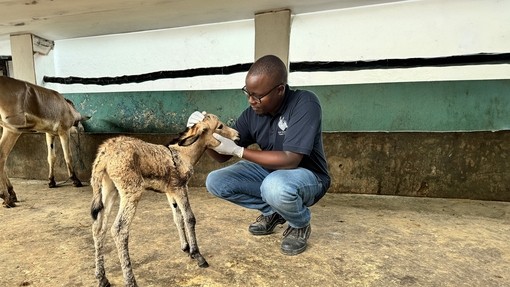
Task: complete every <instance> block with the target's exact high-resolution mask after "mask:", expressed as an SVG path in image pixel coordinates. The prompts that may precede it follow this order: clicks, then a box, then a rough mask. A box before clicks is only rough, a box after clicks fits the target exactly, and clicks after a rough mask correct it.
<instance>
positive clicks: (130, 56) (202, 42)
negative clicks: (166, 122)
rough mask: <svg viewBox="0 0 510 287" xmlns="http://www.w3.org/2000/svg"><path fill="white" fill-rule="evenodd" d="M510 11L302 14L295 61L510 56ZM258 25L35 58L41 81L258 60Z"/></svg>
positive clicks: (342, 76)
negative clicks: (508, 54)
mask: <svg viewBox="0 0 510 287" xmlns="http://www.w3.org/2000/svg"><path fill="white" fill-rule="evenodd" d="M509 11H510V0H484V1H479V0H448V1H444V0H423V1H407V2H400V3H394V4H386V5H375V6H371V7H361V8H355V9H345V10H336V11H328V12H322V13H313V14H302V15H295V16H293V19H292V27H291V44H290V61H291V62H299V61H357V60H378V59H391V58H414V57H441V56H452V55H465V54H476V53H503V52H505V53H508V52H510V14H509ZM253 30H254V22H253V21H252V20H249V21H240V22H229V23H220V24H214V25H204V26H195V27H186V28H178V29H168V30H158V31H149V32H143V33H131V34H121V35H111V36H102V37H91V38H82V39H71V40H62V41H57V42H56V45H55V50H54V51H53V52H52V53H51V54H50V55H49V56H47V57H50V59H43V58H39V59H36V65H37V71H38V72H37V73H38V77H39V78H41V77H42V75H41V74H40V73H39V71H43V70H44V75H48V76H57V77H68V76H78V77H102V76H109V77H115V76H122V75H134V74H141V73H149V72H155V71H161V70H181V69H190V68H202V67H217V66H226V65H233V64H238V63H247V62H251V61H253V55H254V31H253ZM0 47H1V46H0ZM52 59H54V60H52ZM53 62H54V63H53ZM52 65H54V66H52ZM41 67H44V69H42V68H41ZM48 67H51V68H48ZM52 70H53V73H51V72H52ZM244 76H245V74H244V73H239V74H234V75H225V76H204V77H195V78H185V79H165V80H157V81H151V82H145V83H140V84H124V85H112V86H95V85H56V84H51V83H47V84H46V85H47V86H49V87H51V88H55V89H57V90H59V91H61V92H101V91H136V90H187V89H191V90H195V89H230V88H239V87H241V86H243V84H244ZM509 78H510V65H508V64H502V65H478V66H462V67H441V68H430V67H424V68H413V69H387V70H364V71H354V72H315V73H292V74H291V75H290V78H289V82H290V84H291V85H296V86H297V85H300V86H301V85H325V84H349V83H373V82H406V81H442V80H463V79H509Z"/></svg>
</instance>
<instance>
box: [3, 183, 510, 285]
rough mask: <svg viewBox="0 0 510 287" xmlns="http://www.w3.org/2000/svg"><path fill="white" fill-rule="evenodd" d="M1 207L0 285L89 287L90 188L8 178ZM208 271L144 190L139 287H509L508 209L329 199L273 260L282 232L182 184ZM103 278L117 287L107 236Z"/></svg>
mask: <svg viewBox="0 0 510 287" xmlns="http://www.w3.org/2000/svg"><path fill="white" fill-rule="evenodd" d="M12 183H13V185H14V188H15V191H16V192H17V194H18V198H19V199H20V202H19V203H18V206H17V207H16V208H12V209H6V208H2V209H1V210H0V214H1V216H2V220H3V226H2V227H3V228H2V232H1V233H0V246H1V248H2V252H0V262H2V263H1V266H2V271H1V272H0V286H95V285H96V281H95V278H94V247H93V243H92V235H91V228H90V227H91V223H92V220H91V218H90V215H89V207H90V200H91V190H90V187H89V186H85V187H82V188H74V187H72V186H70V184H68V183H65V184H61V186H60V187H58V188H56V189H49V188H47V185H46V182H44V181H36V180H23V179H13V180H12ZM190 200H191V205H192V208H193V211H194V213H195V215H196V218H197V227H196V231H197V238H198V243H199V246H200V249H201V252H202V254H203V255H204V257H206V259H207V260H208V262H209V264H210V267H209V268H199V267H198V266H197V265H196V262H194V261H193V260H191V259H189V258H188V257H186V256H185V254H184V253H182V252H181V251H180V248H179V242H178V236H177V232H176V228H175V226H174V224H173V221H172V219H171V212H170V208H169V207H168V204H167V202H166V197H165V196H164V195H161V194H156V193H154V192H147V193H146V195H145V196H144V198H143V199H142V201H141V202H140V205H139V207H138V211H137V216H136V218H135V221H134V222H133V225H132V229H131V237H130V253H131V258H132V262H133V268H134V272H135V275H136V276H137V281H138V283H139V285H140V286H385V287H386V286H477V287H478V286H484V287H488V286H510V272H509V270H510V243H509V242H510V203H508V202H489V201H473V200H455V199H434V198H412V197H395V196H374V195H348V194H331V193H330V194H327V195H326V196H325V197H324V198H323V200H321V201H320V202H319V203H317V204H316V205H315V206H313V207H312V212H313V219H312V234H311V237H310V239H309V248H308V249H307V251H305V252H304V253H303V254H301V255H298V256H293V257H289V256H285V255H282V254H281V253H280V250H279V248H280V241H281V237H282V232H283V231H284V229H285V227H286V226H284V227H281V228H277V230H276V232H275V233H274V234H272V235H268V236H263V237H254V236H251V235H250V234H249V233H248V231H247V227H248V225H249V224H250V223H251V222H252V221H253V220H254V219H255V218H256V217H257V215H258V213H257V212H255V211H251V210H246V209H243V208H240V207H238V206H235V205H233V204H230V203H228V202H225V201H222V200H219V199H217V198H214V197H212V196H211V195H210V194H208V193H207V192H206V191H205V188H191V189H190ZM108 246H109V248H108V250H109V252H108V254H107V255H106V269H107V275H108V277H109V279H110V282H112V283H113V286H122V275H121V270H120V268H119V263H118V259H117V253H116V250H115V247H114V244H113V240H112V239H111V237H109V238H108Z"/></svg>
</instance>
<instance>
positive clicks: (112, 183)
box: [90, 114, 238, 287]
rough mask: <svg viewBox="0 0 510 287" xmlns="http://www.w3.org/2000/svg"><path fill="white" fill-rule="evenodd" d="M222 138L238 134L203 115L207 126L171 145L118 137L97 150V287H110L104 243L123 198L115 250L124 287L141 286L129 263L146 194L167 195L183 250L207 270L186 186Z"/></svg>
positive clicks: (199, 126) (93, 180) (93, 183)
mask: <svg viewBox="0 0 510 287" xmlns="http://www.w3.org/2000/svg"><path fill="white" fill-rule="evenodd" d="M213 133H218V134H220V135H222V136H224V137H227V138H230V139H232V140H237V139H238V133H237V131H236V130H234V129H232V128H229V127H227V126H226V125H224V124H223V123H222V122H221V121H220V120H219V119H218V118H217V117H216V116H214V115H212V114H207V115H205V118H204V120H203V121H201V122H199V123H197V124H195V125H194V126H192V127H189V128H187V129H186V130H185V131H184V132H182V133H181V134H180V135H179V137H177V138H176V139H174V140H173V141H172V142H171V143H170V145H168V146H163V145H156V144H151V143H147V142H144V141H142V140H139V139H135V138H131V137H126V136H119V137H115V138H111V139H109V140H107V141H105V142H104V143H103V144H102V145H101V146H100V147H99V149H98V152H97V156H96V159H95V161H94V164H93V167H92V178H91V182H90V183H91V186H92V190H93V193H94V195H93V199H92V206H91V214H92V218H93V219H94V223H93V226H92V232H93V237H94V244H95V249H96V278H97V279H98V281H99V286H101V287H103V286H110V283H109V281H108V279H107V278H106V274H105V268H104V240H105V234H106V226H107V223H108V216H109V214H110V211H111V208H112V206H113V203H114V202H115V201H116V199H117V197H120V206H119V211H118V213H117V217H116V218H115V221H114V223H113V225H112V227H111V233H112V235H113V238H114V240H115V244H116V246H117V251H118V253H119V259H120V264H121V268H122V272H123V276H124V283H125V286H137V284H136V280H135V276H134V274H133V270H132V268H131V261H130V258H129V250H128V238H129V226H130V223H131V221H132V220H133V217H134V215H135V211H136V207H137V204H138V201H139V200H140V198H141V196H142V194H143V192H144V191H145V190H152V191H156V192H161V193H165V194H166V196H167V199H168V201H169V203H170V207H171V208H172V213H173V216H174V222H175V224H176V225H177V230H178V232H179V238H180V241H181V249H182V250H183V251H184V252H187V253H188V254H189V256H191V258H194V259H196V260H197V261H198V265H199V266H200V267H207V266H209V265H208V263H207V261H206V260H205V258H204V257H203V256H202V255H201V254H200V251H199V249H198V245H197V241H196V237H195V216H194V215H193V212H192V210H191V207H190V204H189V201H188V181H189V179H190V177H191V176H192V174H193V166H194V165H195V164H196V163H197V162H198V160H199V159H200V157H201V156H202V154H203V153H204V151H205V150H206V149H207V148H211V147H214V146H217V145H218V144H219V142H218V141H217V140H216V139H215V138H214V137H213V136H212V134H213Z"/></svg>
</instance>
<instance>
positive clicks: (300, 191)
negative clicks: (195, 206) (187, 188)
mask: <svg viewBox="0 0 510 287" xmlns="http://www.w3.org/2000/svg"><path fill="white" fill-rule="evenodd" d="M205 185H206V187H207V190H208V191H209V192H210V193H211V194H213V195H215V196H217V197H220V198H223V199H226V200H228V201H230V202H233V203H235V204H238V205H240V206H244V207H246V208H250V209H257V210H259V211H260V212H261V213H262V214H263V215H264V216H268V215H271V214H273V213H274V212H278V213H279V214H280V215H281V216H282V217H283V218H285V220H287V222H288V223H289V225H290V226H291V227H294V228H302V227H305V226H307V225H308V224H309V223H310V218H311V214H310V209H309V208H308V207H309V206H311V205H313V204H314V203H315V201H316V197H320V196H321V195H322V193H323V190H322V183H321V182H320V181H319V179H318V178H317V177H316V176H315V175H314V174H313V173H312V172H311V171H310V170H308V169H305V168H296V169H282V170H275V171H272V172H270V171H268V170H266V169H264V168H263V167H261V166H260V165H258V164H255V163H252V162H249V161H245V160H241V161H238V162H236V163H235V164H232V165H230V166H227V167H224V168H221V169H218V170H215V171H212V172H211V173H209V175H208V176H207V179H206V181H205Z"/></svg>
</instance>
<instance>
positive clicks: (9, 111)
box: [0, 76, 89, 207]
mask: <svg viewBox="0 0 510 287" xmlns="http://www.w3.org/2000/svg"><path fill="white" fill-rule="evenodd" d="M0 116H1V118H2V119H1V120H0V126H1V127H2V128H3V131H2V138H1V139H0V197H1V198H2V199H3V200H4V203H3V204H4V206H6V207H13V206H15V202H16V201H17V198H16V193H15V192H14V189H13V187H12V184H11V182H10V181H9V178H8V177H7V174H6V173H5V164H6V161H7V157H8V156H9V153H10V152H11V150H12V148H13V147H14V145H15V144H16V141H17V140H18V138H19V136H20V135H21V133H26V132H44V133H46V145H47V148H48V164H49V176H48V178H49V183H48V185H49V187H55V186H56V184H55V178H54V175H53V168H54V165H55V158H56V156H55V149H54V140H55V136H57V135H58V136H59V138H60V143H61V145H62V150H63V152H64V158H65V161H66V165H67V172H68V174H69V178H70V179H71V180H72V181H73V184H74V186H81V182H80V180H79V179H78V178H77V177H76V175H75V173H74V169H73V163H72V158H71V152H70V148H69V136H70V130H71V128H72V127H73V126H74V127H77V126H78V124H79V122H81V121H85V120H87V119H88V118H89V117H82V115H81V114H80V113H78V111H76V109H75V107H74V105H73V103H72V102H71V101H69V100H67V99H65V98H64V97H63V96H62V95H61V94H59V93H58V92H56V91H53V90H50V89H46V88H43V87H40V86H37V85H33V84H30V83H28V82H24V81H20V80H16V79H13V78H8V77H3V76H0Z"/></svg>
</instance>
